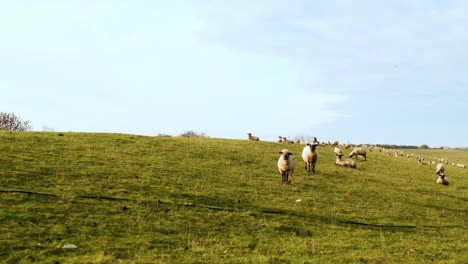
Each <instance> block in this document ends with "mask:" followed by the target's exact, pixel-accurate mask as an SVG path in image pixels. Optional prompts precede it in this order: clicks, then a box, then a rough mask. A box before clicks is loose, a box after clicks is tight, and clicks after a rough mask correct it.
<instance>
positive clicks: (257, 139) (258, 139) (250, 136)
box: [247, 133, 260, 141]
mask: <svg viewBox="0 0 468 264" xmlns="http://www.w3.org/2000/svg"><path fill="white" fill-rule="evenodd" d="M247 135H248V136H249V137H248V139H249V140H252V141H260V138H259V137H256V136H252V133H247Z"/></svg>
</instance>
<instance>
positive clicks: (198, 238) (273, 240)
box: [0, 132, 468, 263]
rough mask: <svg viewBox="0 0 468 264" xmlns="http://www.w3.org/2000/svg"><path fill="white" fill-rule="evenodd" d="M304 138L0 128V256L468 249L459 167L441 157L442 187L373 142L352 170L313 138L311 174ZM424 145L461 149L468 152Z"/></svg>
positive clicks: (466, 157)
mask: <svg viewBox="0 0 468 264" xmlns="http://www.w3.org/2000/svg"><path fill="white" fill-rule="evenodd" d="M303 146H304V145H299V144H294V145H283V144H280V143H273V142H249V141H246V140H227V139H202V138H165V137H143V136H135V135H122V134H91V133H63V134H62V135H60V134H58V133H33V132H31V133H30V132H27V133H25V132H0V234H1V235H0V261H1V262H4V263H32V262H43V263H222V262H224V263H326V262H362V263H426V262H438V263H462V262H463V261H466V260H467V259H468V243H467V242H468V241H467V240H468V235H467V234H468V232H467V231H468V230H467V220H468V217H467V215H468V214H467V212H468V207H467V204H468V203H467V201H468V169H460V168H454V167H452V166H449V165H448V166H446V175H447V176H448V178H449V179H450V183H451V185H450V186H440V185H437V184H436V183H435V181H436V179H437V177H436V175H435V166H434V165H427V166H420V165H418V164H417V161H416V159H415V158H406V157H405V158H403V157H400V158H395V157H391V156H389V155H387V154H386V153H384V152H382V153H380V152H370V153H369V154H368V159H367V161H364V160H362V159H361V160H359V161H358V163H357V166H358V168H357V169H355V170H353V169H348V168H343V167H338V166H336V165H334V162H335V156H334V154H333V150H332V148H331V147H319V148H318V150H319V160H318V163H317V166H316V172H317V173H316V174H315V175H309V174H308V173H306V171H305V170H304V167H303V162H302V159H301V155H300V154H301V152H302V148H303ZM285 147H287V148H289V149H290V150H292V152H293V153H294V154H295V159H296V162H297V166H296V171H295V173H294V175H293V183H292V184H291V185H287V184H281V176H280V174H279V172H278V171H277V167H276V162H277V159H278V157H279V154H278V152H279V151H280V150H281V149H282V148H285ZM405 151H408V150H405ZM345 152H348V150H345ZM418 152H419V150H414V153H418ZM447 153H448V154H447ZM423 154H425V155H434V156H444V155H445V154H447V156H449V157H448V158H449V162H451V160H450V157H456V158H457V159H458V160H459V162H462V161H468V152H467V151H455V150H425V153H423ZM467 163H468V162H465V164H467ZM69 246H71V247H73V246H76V248H66V247H69Z"/></svg>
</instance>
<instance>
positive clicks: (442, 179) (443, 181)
mask: <svg viewBox="0 0 468 264" xmlns="http://www.w3.org/2000/svg"><path fill="white" fill-rule="evenodd" d="M436 183H437V184H442V185H449V180H448V178H447V177H445V175H443V174H442V175H439V178H437V181H436Z"/></svg>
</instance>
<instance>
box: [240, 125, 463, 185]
mask: <svg viewBox="0 0 468 264" xmlns="http://www.w3.org/2000/svg"><path fill="white" fill-rule="evenodd" d="M247 135H248V140H253V141H259V140H260V138H259V137H256V136H252V133H248V134H247ZM277 142H279V143H290V144H294V143H300V142H295V141H292V140H288V139H286V138H285V137H281V136H280V137H278V141H277ZM319 145H320V146H325V145H331V146H332V147H333V148H334V152H335V155H336V161H335V164H336V165H339V166H344V167H350V168H356V162H355V161H354V160H352V159H343V151H342V150H341V149H340V148H339V142H338V141H335V142H333V143H332V142H328V143H325V142H323V143H319V142H318V141H317V138H315V137H314V138H313V142H312V143H307V144H306V146H305V147H304V149H303V150H302V160H303V161H304V164H305V165H304V168H305V170H306V171H307V172H309V173H310V172H312V173H315V165H316V163H317V159H318V151H317V149H316V148H317V146H319ZM351 146H352V145H350V144H345V145H343V147H345V148H349V147H351ZM368 148H369V151H371V152H372V151H374V150H378V151H380V152H382V150H385V149H384V148H377V147H374V146H370V147H368ZM386 151H387V152H388V153H389V155H394V156H395V157H400V156H404V154H403V152H402V151H394V153H393V154H391V151H390V150H386ZM279 154H280V157H279V158H278V170H279V172H280V173H281V179H282V182H283V183H291V180H292V178H291V176H292V174H293V172H294V168H295V161H294V156H293V153H292V152H291V151H290V150H288V149H287V148H285V149H283V150H281V151H280V152H279ZM412 155H413V154H407V155H406V157H408V158H409V157H410V156H412ZM354 156H355V157H356V159H358V156H362V157H364V160H367V149H366V148H364V147H355V148H354V149H353V150H352V151H351V152H350V153H349V157H350V158H353V157H354ZM417 160H418V163H419V164H420V165H426V164H427V162H425V161H424V157H423V156H421V155H418V156H417ZM443 163H445V164H448V160H447V159H446V158H445V159H439V163H438V164H437V166H436V174H437V175H438V179H437V180H436V183H438V184H442V185H449V181H448V178H447V177H446V176H445V167H444V164H443ZM431 164H435V162H433V161H431ZM452 165H453V166H456V167H459V168H466V166H465V165H464V164H460V163H457V164H456V165H455V163H452Z"/></svg>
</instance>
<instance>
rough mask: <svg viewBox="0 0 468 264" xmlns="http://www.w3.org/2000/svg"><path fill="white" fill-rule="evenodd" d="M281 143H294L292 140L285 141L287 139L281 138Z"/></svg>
mask: <svg viewBox="0 0 468 264" xmlns="http://www.w3.org/2000/svg"><path fill="white" fill-rule="evenodd" d="M283 143H289V144H294V141H292V140H289V139H287V138H285V137H283Z"/></svg>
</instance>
